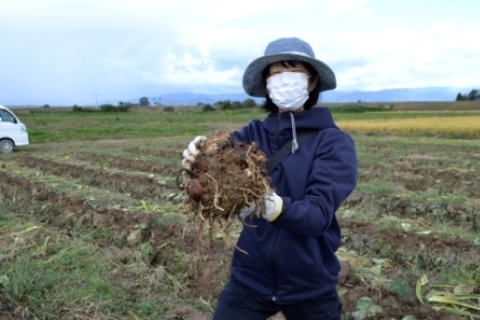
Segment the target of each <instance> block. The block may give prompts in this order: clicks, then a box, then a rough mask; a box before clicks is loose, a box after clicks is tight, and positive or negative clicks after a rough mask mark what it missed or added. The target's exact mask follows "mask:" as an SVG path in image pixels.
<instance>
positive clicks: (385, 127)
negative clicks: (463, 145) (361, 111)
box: [337, 114, 480, 138]
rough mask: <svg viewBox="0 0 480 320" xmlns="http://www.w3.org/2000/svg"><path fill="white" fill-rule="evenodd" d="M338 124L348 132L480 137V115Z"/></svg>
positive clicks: (371, 120)
mask: <svg viewBox="0 0 480 320" xmlns="http://www.w3.org/2000/svg"><path fill="white" fill-rule="evenodd" d="M337 125H338V126H339V127H340V128H342V129H343V130H346V131H348V132H363V133H402V134H403V133H405V134H432V135H435V134H440V135H451V136H456V137H460V138H477V137H480V115H477V114H472V115H471V116H465V117H421V118H406V119H399V118H390V119H361V120H339V121H337Z"/></svg>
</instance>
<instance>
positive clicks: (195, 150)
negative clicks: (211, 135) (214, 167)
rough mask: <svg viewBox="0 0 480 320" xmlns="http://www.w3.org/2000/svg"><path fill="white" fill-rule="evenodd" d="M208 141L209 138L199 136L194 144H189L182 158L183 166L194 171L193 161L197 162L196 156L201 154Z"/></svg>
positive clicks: (194, 140)
mask: <svg viewBox="0 0 480 320" xmlns="http://www.w3.org/2000/svg"><path fill="white" fill-rule="evenodd" d="M205 140H207V137H204V136H197V137H195V139H193V141H192V142H190V143H189V144H188V147H187V149H185V150H183V153H182V156H183V160H182V166H183V167H184V168H185V169H187V170H191V169H192V164H193V161H195V156H196V155H197V154H199V153H200V149H201V147H202V146H203V144H204V143H205Z"/></svg>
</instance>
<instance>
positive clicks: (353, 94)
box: [0, 87, 472, 107]
mask: <svg viewBox="0 0 480 320" xmlns="http://www.w3.org/2000/svg"><path fill="white" fill-rule="evenodd" d="M471 90H472V88H450V87H427V88H404V89H385V90H379V91H342V90H333V91H326V92H324V93H322V96H321V98H320V102H323V103H329V102H330V103H335V102H358V101H359V100H361V101H362V102H409V101H419V102H421V101H432V102H434V101H454V100H455V98H456V96H457V94H458V93H459V92H461V93H462V94H466V93H468V92H470V91H471ZM145 96H147V97H148V99H149V101H150V103H151V104H152V105H157V104H161V105H164V106H165V105H166V106H180V105H185V106H195V105H197V104H198V103H203V104H207V103H209V104H213V103H215V102H217V101H222V100H230V101H244V100H245V99H248V98H251V97H249V96H248V95H247V94H246V93H243V92H242V93H226V94H201V93H191V92H181V93H169V94H163V95H154V94H153V95H148V94H145ZM139 99H140V96H139V97H132V98H130V99H118V98H117V99H115V98H107V99H102V100H101V101H98V105H101V104H105V103H111V104H114V105H117V104H118V103H119V102H120V101H123V102H131V103H138V100H139ZM70 100H72V101H70ZM70 100H68V101H63V100H55V99H52V100H50V101H49V102H48V103H49V104H50V105H51V106H72V105H73V104H77V105H80V106H82V105H83V106H87V105H89V102H87V101H81V100H77V101H76V102H73V101H74V99H73V98H72V99H70ZM254 100H255V101H256V102H257V103H262V102H263V101H264V99H263V98H255V99H254ZM45 101H48V99H46V100H45V99H44V100H42V101H35V100H34V99H29V98H28V97H27V98H22V99H18V100H6V101H5V100H2V101H0V104H4V105H7V106H21V107H25V106H27V105H28V106H31V107H34V106H40V105H43V104H45Z"/></svg>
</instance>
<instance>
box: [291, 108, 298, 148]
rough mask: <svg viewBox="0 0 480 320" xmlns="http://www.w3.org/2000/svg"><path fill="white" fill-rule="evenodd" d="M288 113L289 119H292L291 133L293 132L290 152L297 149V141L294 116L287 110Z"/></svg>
mask: <svg viewBox="0 0 480 320" xmlns="http://www.w3.org/2000/svg"><path fill="white" fill-rule="evenodd" d="M289 114H290V119H291V120H292V134H293V140H292V153H295V151H297V149H298V142H297V133H296V131H295V118H294V117H293V112H289Z"/></svg>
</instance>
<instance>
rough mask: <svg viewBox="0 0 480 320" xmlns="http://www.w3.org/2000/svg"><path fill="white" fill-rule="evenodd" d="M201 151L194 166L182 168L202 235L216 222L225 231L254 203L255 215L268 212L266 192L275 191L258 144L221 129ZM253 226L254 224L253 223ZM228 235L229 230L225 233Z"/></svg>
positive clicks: (188, 204)
mask: <svg viewBox="0 0 480 320" xmlns="http://www.w3.org/2000/svg"><path fill="white" fill-rule="evenodd" d="M197 148H198V149H199V153H198V154H197V155H196V156H195V160H194V162H193V164H192V168H191V169H182V170H181V171H180V173H179V176H178V177H180V176H181V175H183V179H184V180H183V182H182V183H179V182H178V180H179V179H178V177H177V185H178V186H179V187H180V188H181V189H182V190H184V192H185V193H186V195H187V197H186V201H185V208H186V209H187V211H188V212H189V213H193V214H194V216H195V217H198V218H199V220H200V226H199V238H201V234H202V232H203V230H204V228H205V227H208V228H209V231H210V234H211V230H212V227H213V226H214V225H215V223H218V225H219V226H220V227H221V229H222V230H223V231H224V232H225V231H226V230H227V229H228V228H229V227H230V226H231V224H232V223H233V222H234V221H235V218H236V217H237V216H238V214H239V212H240V210H241V209H242V208H244V207H247V206H252V207H253V206H254V208H255V210H254V212H253V213H252V214H256V215H257V216H259V217H261V216H263V215H264V213H265V203H264V198H263V196H264V194H265V193H266V192H272V190H273V188H272V187H271V185H270V179H269V176H268V173H267V168H266V163H267V160H268V159H267V156H266V155H265V154H264V153H263V152H262V151H261V150H260V149H259V147H258V145H257V144H255V143H252V144H247V143H245V142H239V141H237V140H236V139H235V138H234V137H233V136H232V135H230V133H228V132H226V131H224V130H218V131H216V132H214V133H213V134H212V135H210V136H209V137H208V138H207V140H205V141H203V142H201V143H199V144H198V145H197ZM252 227H253V226H252ZM225 234H226V236H227V237H228V232H225Z"/></svg>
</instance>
